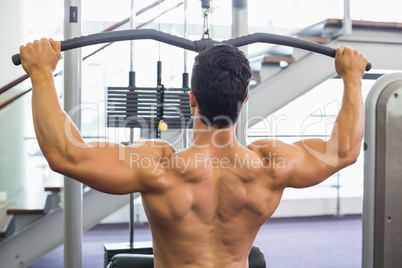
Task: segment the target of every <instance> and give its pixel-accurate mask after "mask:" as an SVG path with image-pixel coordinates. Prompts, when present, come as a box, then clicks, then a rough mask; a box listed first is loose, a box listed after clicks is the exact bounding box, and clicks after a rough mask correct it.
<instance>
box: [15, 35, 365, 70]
mask: <svg viewBox="0 0 402 268" xmlns="http://www.w3.org/2000/svg"><path fill="white" fill-rule="evenodd" d="M141 39H149V40H155V41H159V42H162V43H166V44H169V45H173V46H175V47H180V48H183V49H186V50H191V51H195V52H198V51H200V50H201V49H203V48H204V47H206V46H209V45H211V44H216V43H226V44H231V45H233V46H236V47H240V46H245V45H249V44H254V43H269V44H276V45H283V46H290V47H295V48H300V49H304V50H308V51H312V52H315V53H319V54H322V55H326V56H329V57H332V58H334V57H335V52H336V49H333V48H331V47H328V46H325V45H321V44H318V43H315V42H312V41H308V40H304V39H299V38H295V37H290V36H284V35H277V34H269V33H254V34H249V35H245V36H241V37H237V38H233V39H228V40H224V41H221V42H218V41H214V40H212V39H201V40H197V41H191V40H188V39H185V38H182V37H178V36H175V35H171V34H168V33H164V32H161V31H157V30H154V29H134V30H124V31H113V32H102V33H96V34H91V35H87V36H80V37H76V38H72V39H67V40H65V41H61V51H66V50H71V49H75V48H80V47H85V46H90V45H96V44H102V43H110V42H117V41H130V40H141ZM12 61H13V63H14V65H20V64H21V59H20V55H19V54H15V55H13V56H12ZM370 69H371V63H367V66H366V71H369V70H370Z"/></svg>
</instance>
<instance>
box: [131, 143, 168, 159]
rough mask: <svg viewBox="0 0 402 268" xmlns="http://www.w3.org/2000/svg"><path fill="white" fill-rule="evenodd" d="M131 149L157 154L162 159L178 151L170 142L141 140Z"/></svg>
mask: <svg viewBox="0 0 402 268" xmlns="http://www.w3.org/2000/svg"><path fill="white" fill-rule="evenodd" d="M130 147H131V148H133V149H139V148H141V150H144V151H147V152H148V153H150V154H157V155H159V156H162V157H168V156H170V155H172V154H174V153H175V152H176V149H175V148H174V147H173V146H172V145H171V144H170V143H169V142H167V141H164V140H159V139H149V140H141V141H139V142H137V143H135V144H133V145H132V146H130Z"/></svg>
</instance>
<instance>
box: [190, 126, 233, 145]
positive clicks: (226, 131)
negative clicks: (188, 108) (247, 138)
mask: <svg viewBox="0 0 402 268" xmlns="http://www.w3.org/2000/svg"><path fill="white" fill-rule="evenodd" d="M193 133H194V134H193V140H192V144H191V145H192V146H193V147H198V148H216V149H221V148H235V147H236V148H238V147H241V144H240V143H239V141H238V140H237V138H236V135H235V132H234V126H233V125H229V126H228V127H227V128H222V129H218V128H215V127H209V126H207V125H206V124H204V123H203V122H202V121H201V120H200V119H194V125H193Z"/></svg>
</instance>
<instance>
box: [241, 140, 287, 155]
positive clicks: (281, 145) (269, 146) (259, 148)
mask: <svg viewBox="0 0 402 268" xmlns="http://www.w3.org/2000/svg"><path fill="white" fill-rule="evenodd" d="M289 146H292V145H291V144H288V143H285V142H283V141H280V140H276V139H261V140H257V141H254V142H252V143H250V144H249V145H247V149H249V150H251V151H253V152H255V153H257V154H259V155H262V156H266V155H268V154H272V153H280V152H281V151H283V150H286V149H287V148H288V147H289Z"/></svg>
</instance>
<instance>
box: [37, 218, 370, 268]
mask: <svg viewBox="0 0 402 268" xmlns="http://www.w3.org/2000/svg"><path fill="white" fill-rule="evenodd" d="M128 240H129V231H128V224H125V223H122V224H99V225H97V226H95V227H94V228H92V229H90V230H88V231H87V232H85V233H84V237H83V268H92V267H93V268H95V267H96V268H101V267H103V265H104V263H103V260H104V257H103V244H108V243H122V242H128ZM149 240H151V232H150V230H149V228H148V226H136V227H135V241H149ZM255 245H257V246H258V247H260V249H261V251H262V252H263V253H264V255H265V258H266V260H267V267H268V268H295V267H297V268H360V267H361V251H362V218H361V215H347V216H344V217H334V216H320V217H303V218H273V219H270V220H269V221H268V222H267V223H266V224H264V225H263V226H262V228H261V229H260V232H259V234H258V236H257V238H256V240H255ZM63 262H64V260H63V246H60V247H58V248H56V249H55V250H53V251H52V252H50V253H49V254H47V255H45V256H44V257H42V258H41V259H39V260H38V261H37V262H36V263H35V264H33V265H31V266H29V268H48V267H49V268H50V267H51V268H54V267H63Z"/></svg>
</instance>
